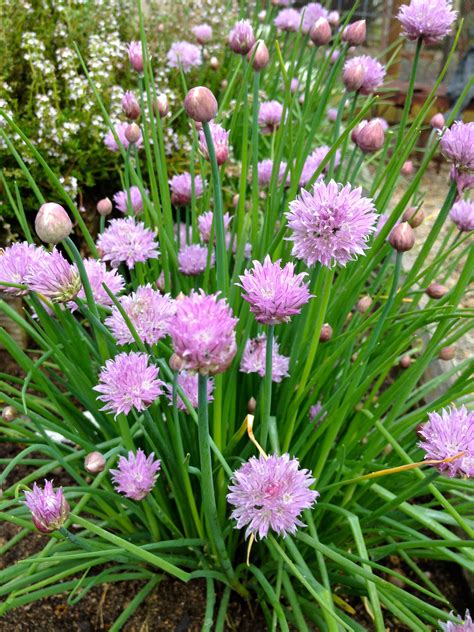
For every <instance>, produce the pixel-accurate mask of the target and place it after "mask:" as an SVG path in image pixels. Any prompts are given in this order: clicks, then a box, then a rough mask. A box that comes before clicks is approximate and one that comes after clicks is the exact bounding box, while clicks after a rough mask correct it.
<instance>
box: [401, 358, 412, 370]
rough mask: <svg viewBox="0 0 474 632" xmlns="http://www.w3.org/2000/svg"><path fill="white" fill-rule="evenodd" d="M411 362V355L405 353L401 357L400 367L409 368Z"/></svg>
mask: <svg viewBox="0 0 474 632" xmlns="http://www.w3.org/2000/svg"><path fill="white" fill-rule="evenodd" d="M410 364H411V357H410V356H409V355H404V356H403V357H402V358H401V359H400V367H401V368H402V369H408V367H409V366H410Z"/></svg>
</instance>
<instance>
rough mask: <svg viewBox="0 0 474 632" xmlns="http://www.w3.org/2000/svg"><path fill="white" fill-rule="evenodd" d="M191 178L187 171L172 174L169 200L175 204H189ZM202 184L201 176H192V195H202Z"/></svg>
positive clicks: (197, 196) (190, 198)
mask: <svg viewBox="0 0 474 632" xmlns="http://www.w3.org/2000/svg"><path fill="white" fill-rule="evenodd" d="M192 182H193V181H192V178H191V174H190V173H188V172H185V173H181V174H180V175H176V176H173V177H172V178H171V180H170V189H171V201H172V202H173V204H176V205H177V206H184V205H185V204H189V203H190V202H191V200H192V194H193V189H192ZM202 191H203V185H202V178H201V176H194V197H196V198H199V197H201V195H202Z"/></svg>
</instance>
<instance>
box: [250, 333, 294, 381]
mask: <svg viewBox="0 0 474 632" xmlns="http://www.w3.org/2000/svg"><path fill="white" fill-rule="evenodd" d="M266 343H267V336H266V335H265V334H262V335H260V336H257V337H256V338H252V339H250V340H247V343H246V345H245V349H244V353H243V355H242V360H241V362H240V371H241V372H242V373H258V374H259V375H260V377H265V355H266ZM279 350H280V345H279V343H278V341H277V340H276V339H274V340H273V345H272V381H273V382H281V381H282V379H283V378H284V377H288V367H289V366H290V358H288V357H287V356H284V355H281V354H280V353H279Z"/></svg>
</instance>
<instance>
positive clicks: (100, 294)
mask: <svg viewBox="0 0 474 632" xmlns="http://www.w3.org/2000/svg"><path fill="white" fill-rule="evenodd" d="M83 263H84V268H85V269H86V274H87V278H88V279H89V285H90V286H91V290H92V295H93V297H94V300H95V302H96V303H97V304H98V305H102V306H104V305H105V306H111V305H113V301H112V299H111V298H110V296H109V295H108V294H107V292H106V291H105V290H104V288H103V287H102V283H105V285H106V286H107V287H108V288H109V290H110V291H111V292H112V293H113V294H115V295H117V294H119V292H121V291H122V290H123V289H124V287H125V279H124V278H123V276H122V275H121V274H119V273H118V272H117V270H107V267H106V265H105V263H104V262H103V261H97V259H84V261H83ZM77 298H80V299H82V300H83V301H85V300H86V294H85V292H84V288H83V287H81V289H80V290H79V293H78V294H77ZM67 306H68V307H69V309H70V310H71V311H72V312H73V311H75V310H76V309H77V304H76V303H75V302H74V301H70V302H69V303H68V304H67Z"/></svg>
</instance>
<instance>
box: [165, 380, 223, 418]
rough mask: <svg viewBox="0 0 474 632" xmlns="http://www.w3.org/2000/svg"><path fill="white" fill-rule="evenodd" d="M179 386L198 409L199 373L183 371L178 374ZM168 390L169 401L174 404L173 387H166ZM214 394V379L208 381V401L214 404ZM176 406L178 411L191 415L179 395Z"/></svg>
mask: <svg viewBox="0 0 474 632" xmlns="http://www.w3.org/2000/svg"><path fill="white" fill-rule="evenodd" d="M178 386H180V387H181V388H182V389H183V391H184V394H185V395H186V397H187V398H188V399H189V402H190V404H191V406H192V407H193V408H197V407H198V403H199V402H198V374H197V373H188V372H187V371H181V373H179V374H178ZM166 390H167V394H168V399H169V400H170V402H171V403H173V387H172V385H170V384H167V385H166ZM213 392H214V382H213V380H212V378H210V379H209V380H207V401H208V402H212V400H213V399H214V397H213V395H212V393H213ZM176 406H177V407H178V410H182V411H184V412H185V413H189V410H188V408H187V406H186V404H185V403H184V402H183V400H182V399H181V397H180V395H179V393H178V396H177V398H176Z"/></svg>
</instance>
